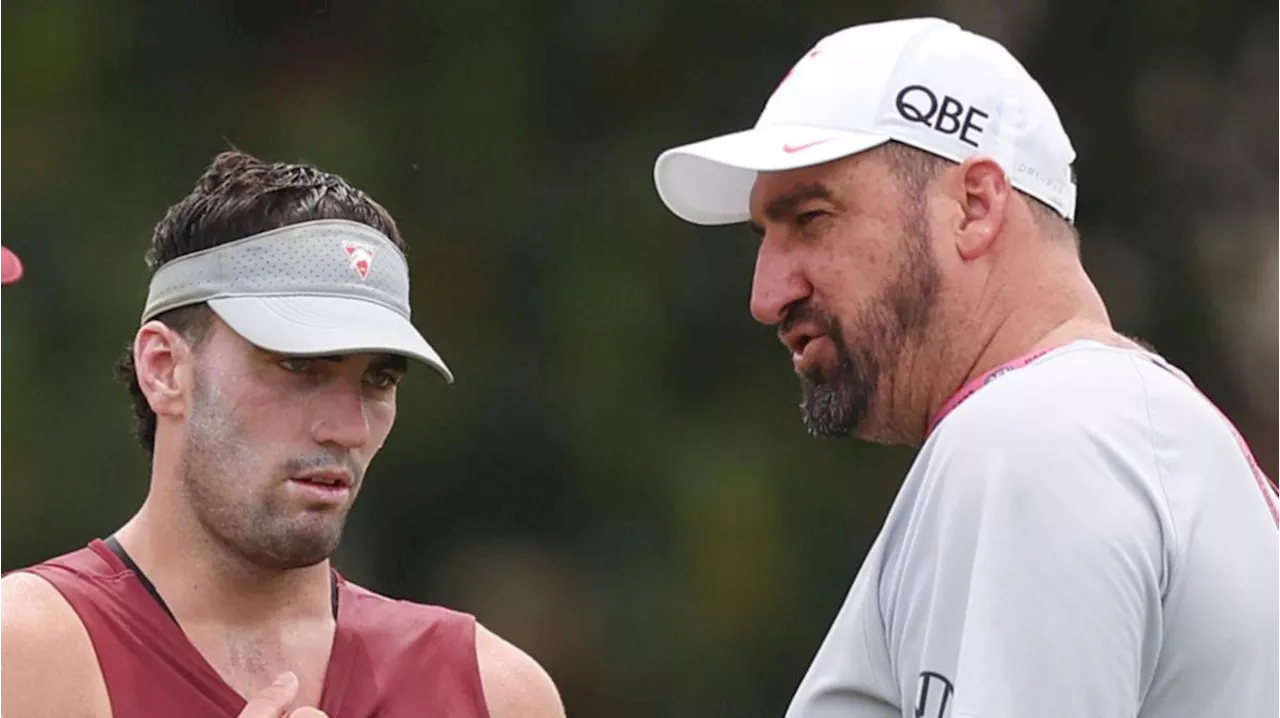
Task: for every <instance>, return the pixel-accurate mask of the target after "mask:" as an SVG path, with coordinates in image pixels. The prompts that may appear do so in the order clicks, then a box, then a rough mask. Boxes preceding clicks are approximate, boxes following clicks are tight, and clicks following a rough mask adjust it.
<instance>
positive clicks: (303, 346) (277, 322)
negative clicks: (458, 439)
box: [208, 296, 453, 383]
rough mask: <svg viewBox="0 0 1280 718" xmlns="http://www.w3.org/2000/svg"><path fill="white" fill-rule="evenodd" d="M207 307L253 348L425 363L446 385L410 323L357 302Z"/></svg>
mask: <svg viewBox="0 0 1280 718" xmlns="http://www.w3.org/2000/svg"><path fill="white" fill-rule="evenodd" d="M208 303H209V308H211V309H212V310H213V311H214V312H216V313H217V315H218V316H219V317H221V318H222V321H224V322H226V323H227V326H229V327H231V329H232V330H234V331H235V332H236V333H237V334H239V335H240V336H242V337H244V339H245V340H246V341H248V342H249V343H250V344H253V345H254V346H256V347H258V348H260V349H265V350H266V351H269V352H274V353H277V354H284V355H287V356H297V357H306V356H328V355H341V354H356V353H362V352H374V353H386V354H399V355H402V356H406V357H409V358H412V359H418V360H420V361H422V362H425V363H426V364H428V365H429V366H431V367H432V368H434V369H435V370H436V371H438V372H440V374H441V375H443V376H444V378H445V380H446V381H448V382H450V383H452V382H453V373H452V372H450V371H449V367H447V366H445V363H444V360H442V359H441V358H440V355H439V354H438V353H437V352H436V350H435V349H433V348H432V347H431V345H430V344H428V343H427V340H426V339H424V338H423V337H422V335H421V334H419V333H418V330H417V329H415V328H414V326H413V324H411V323H410V322H409V320H408V319H405V318H404V317H403V316H401V315H400V314H398V313H396V312H394V311H392V310H391V309H388V308H386V307H383V306H380V305H377V304H374V303H372V302H366V301H363V300H360V299H344V298H341V297H317V296H289V297H284V296H277V297H229V298H223V299H210V300H209V302H208Z"/></svg>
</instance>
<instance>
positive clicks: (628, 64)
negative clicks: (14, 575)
mask: <svg viewBox="0 0 1280 718" xmlns="http://www.w3.org/2000/svg"><path fill="white" fill-rule="evenodd" d="M926 13H927V14H940V15H944V16H946V17H949V18H952V19H955V20H958V21H960V22H961V23H962V24H964V25H966V26H967V27H969V28H970V29H973V30H976V31H979V32H983V33H986V34H989V35H992V36H994V37H996V38H998V39H1000V40H1002V41H1004V42H1005V43H1006V44H1007V45H1008V46H1009V47H1010V49H1012V50H1013V51H1014V53H1015V54H1017V55H1018V56H1019V57H1020V58H1021V59H1022V60H1023V61H1024V63H1025V64H1027V66H1028V67H1029V68H1030V70H1031V71H1032V73H1033V74H1034V75H1036V76H1037V78H1038V79H1039V80H1040V81H1041V83H1042V84H1043V85H1044V86H1045V87H1046V89H1047V90H1048V92H1049V94H1050V95H1051V96H1052V97H1054V98H1055V100H1056V102H1057V104H1058V106H1059V110H1060V112H1061V114H1062V116H1063V119H1064V122H1065V124H1066V126H1067V128H1068V132H1069V133H1071V135H1072V137H1073V140H1074V142H1075V145H1076V149H1077V151H1078V152H1079V154H1080V160H1079V162H1078V165H1077V167H1078V172H1079V175H1080V178H1081V200H1080V212H1079V215H1080V228H1081V231H1082V234H1083V238H1084V253H1085V261H1086V266H1087V268H1088V269H1089V270H1090V272H1091V273H1092V275H1093V276H1094V278H1095V280H1096V281H1097V283H1098V285H1099V287H1100V289H1101V290H1102V292H1103V295H1104V297H1105V298H1106V299H1107V300H1108V302H1109V304H1110V307H1111V310H1112V312H1113V319H1114V320H1115V321H1116V323H1117V325H1118V326H1119V328H1120V329H1122V330H1124V331H1126V332H1128V333H1132V334H1136V335H1139V336H1141V337H1142V338H1144V339H1146V340H1147V341H1150V342H1152V343H1154V344H1155V345H1156V346H1157V348H1158V349H1160V350H1161V351H1162V352H1163V353H1165V354H1166V355H1167V356H1168V357H1169V358H1171V359H1172V360H1173V361H1174V362H1176V363H1177V364H1179V365H1180V366H1182V367H1183V368H1184V369H1186V370H1187V371H1188V372H1190V373H1191V375H1192V376H1193V377H1194V378H1195V379H1196V380H1197V381H1198V382H1199V383H1200V385H1201V387H1202V388H1203V389H1204V390H1205V392H1206V393H1208V394H1209V396H1210V397H1212V398H1213V399H1214V400H1215V401H1216V402H1217V403H1218V404H1219V405H1220V406H1222V407H1223V409H1224V410H1225V411H1227V412H1228V414H1230V415H1231V416H1232V417H1233V418H1234V419H1235V420H1236V422H1237V424H1238V425H1239V426H1240V428H1241V430H1242V431H1243V433H1244V434H1245V435H1246V437H1248V438H1249V440H1250V441H1251V443H1252V444H1253V445H1254V447H1255V450H1256V453H1257V454H1258V456H1259V460H1260V462H1261V463H1262V464H1263V466H1264V468H1265V469H1267V470H1268V472H1269V473H1271V475H1273V476H1274V475H1275V471H1276V463H1277V443H1276V438H1277V429H1278V424H1277V405H1276V403H1275V402H1273V401H1272V400H1271V396H1272V394H1271V392H1272V391H1277V384H1276V378H1277V368H1276V346H1277V341H1276V326H1277V320H1276V307H1277V299H1276V265H1277V262H1276V255H1275V252H1276V247H1277V243H1276V212H1277V202H1276V199H1277V183H1276V167H1277V144H1276V134H1275V133H1274V127H1275V122H1276V115H1275V112H1276V109H1275V108H1276V106H1277V95H1276V87H1277V74H1276V68H1277V65H1276V62H1275V59H1274V58H1275V57H1276V51H1277V41H1276V30H1275V28H1276V27H1277V12H1276V6H1274V5H1270V4H1269V3H1260V2H1253V1H1251V0H1220V1H1218V2H1214V3H1209V2H1207V0H1179V1H1175V2H1167V3H1156V2H1144V1H1142V0H1076V1H1073V2H1067V1H1066V0H1025V1H1024V0H1017V1H1015V0H985V1H983V0H972V1H968V0H939V1H936V2H923V1H919V0H869V1H864V2H854V3H850V2H835V1H833V0H825V1H798V2H773V3H728V2H718V1H716V0H687V1H686V2H681V3H677V2H675V1H674V0H655V1H653V2H646V3H611V2H602V1H599V0H596V1H594V2H593V1H588V0H561V1H560V2H554V3H552V2H518V1H517V0H472V1H470V2H463V3H402V2H390V1H389V0H381V1H372V2H334V3H317V2H311V3H306V2H290V3H283V2H248V1H246V0H236V1H231V2H206V3H162V2H133V3H98V2H89V1H88V0H50V1H49V2H35V1H34V0H22V1H15V2H6V3H5V5H4V23H3V40H4V46H3V55H2V56H3V60H4V63H3V75H2V76H3V80H4V99H5V103H4V106H5V107H6V108H7V111H6V112H5V113H4V116H3V138H4V143H5V150H6V152H5V154H4V165H3V168H4V176H3V179H4V194H3V210H4V211H3V241H4V243H5V244H6V245H7V246H10V247H13V248H14V249H15V250H16V251H17V252H18V253H19V255H20V256H21V257H22V259H23V260H24V262H25V264H26V267H27V279H26V280H24V282H23V283H21V284H19V285H17V286H15V287H9V288H6V289H5V290H4V294H3V300H4V304H5V309H4V315H3V318H4V322H3V334H2V338H3V342H4V350H3V356H4V362H3V374H2V377H3V382H4V387H5V388H4V393H3V400H4V401H3V406H4V409H3V418H4V422H3V447H4V452H3V475H4V478H5V481H4V492H3V494H4V499H5V501H4V502H3V545H4V552H3V564H4V568H5V569H9V568H13V567H15V566H19V565H23V564H27V563H31V562H35V561H38V560H40V559H42V558H44V557H47V556H49V555H52V554H55V553H60V552H63V551H67V550H71V549H74V548H76V547H79V546H81V545H83V544H84V543H85V542H86V541H87V540H88V539H89V538H91V537H93V536H103V535H106V534H108V533H109V532H111V531H112V530H113V529H114V528H116V527H117V526H118V525H119V524H120V523H122V522H123V521H124V520H125V519H126V518H127V517H128V516H129V515H130V514H131V512H132V511H133V510H134V509H135V508H136V506H137V505H138V504H139V503H140V501H141V499H142V497H143V495H144V493H145V486H146V463H145V461H144V459H143V457H142V456H141V455H140V453H139V451H138V450H137V448H136V447H135V445H134V443H133V441H132V437H131V436H130V435H129V410H128V402H127V397H126V394H125V391H124V389H123V388H122V387H120V386H118V385H116V384H114V383H113V382H112V380H111V372H110V366H111V363H112V361H113V360H114V359H115V357H116V355H117V353H118V352H119V351H120V350H121V349H122V348H123V347H124V346H125V344H126V342H128V341H129V339H130V338H131V336H132V332H133V330H134V329H135V327H136V321H137V316H138V312H139V311H140V308H141V305H142V301H143V298H144V296H145V293H146V272H145V268H144V265H143V262H142V253H143V251H144V249H145V246H146V242H147V238H148V237H149V235H150V231H151V227H152V226H153V225H154V223H155V222H156V221H157V220H158V219H159V218H160V216H161V215H162V214H163V212H164V209H165V208H166V207H167V206H168V205H169V204H170V203H172V202H174V201H176V200H177V199H179V198H180V197H181V196H182V195H183V194H185V193H186V191H187V190H188V189H189V188H190V186H191V184H192V183H193V182H194V180H195V178H196V177H197V176H198V174H199V173H200V170H201V168H203V167H204V165H205V164H206V163H207V162H208V160H209V159H211V158H212V157H213V155H214V154H216V153H217V152H218V151H219V150H221V149H223V148H224V147H226V146H227V145H229V144H231V145H235V146H237V147H240V148H241V149H244V150H246V151H249V152H252V153H255V154H257V155H259V156H261V157H263V158H265V159H269V160H291V161H306V162H311V163H315V164H317V165H319V166H320V167H322V168H324V169H327V170H330V171H334V172H337V173H339V174H342V175H344V176H345V177H347V178H348V179H350V180H351V181H353V182H354V183H356V184H357V185H358V186H360V187H362V188H363V189H365V190H366V191H368V192H369V193H370V194H372V195H373V196H374V197H376V198H377V199H379V201H381V202H382V203H383V204H384V205H386V206H387V207H388V208H389V209H390V210H391V211H392V212H393V214H395V215H396V217H397V219H398V221H399V223H400V225H401V228H402V230H403V231H404V233H405V236H406V237H407V238H408V239H409V241H410V242H411V244H412V250H411V255H410V256H411V262H412V267H413V286H414V289H413V293H414V305H415V318H416V319H417V321H418V323H419V325H420V326H421V327H423V328H424V331H425V333H426V334H427V336H428V337H429V338H430V339H431V340H432V341H433V343H434V344H435V345H436V347H437V348H438V349H439V350H440V351H441V352H442V353H443V355H444V356H445V358H446V360H448V361H449V363H450V364H451V366H452V367H453V368H454V370H455V372H456V373H457V374H458V381H457V383H456V384H454V385H453V386H445V385H444V384H442V383H441V382H439V381H438V380H437V379H436V378H435V377H434V376H429V375H428V373H427V372H422V373H416V372H415V376H413V377H412V380H411V381H410V382H408V384H407V385H406V388H405V389H404V391H403V393H402V403H401V409H400V423H399V426H397V428H396V430H395V432H394V433H393V434H392V438H391V441H390V442H389V444H388V445H387V447H386V449H385V451H384V452H383V454H382V456H381V457H380V458H379V460H378V461H377V463H376V464H375V467H374V470H373V473H372V474H371V478H372V481H371V482H370V484H369V486H368V487H367V488H366V490H365V492H364V493H363V495H362V498H361V502H360V503H359V505H358V506H357V508H356V510H355V512H354V513H353V517H352V521H351V523H350V526H349V530H348V538H347V542H346V544H345V545H344V547H343V549H342V551H341V553H340V555H339V557H338V558H337V563H338V566H339V568H340V569H341V570H343V571H344V572H346V573H347V574H348V575H350V576H351V577H352V578H353V579H354V580H357V581H360V582H363V583H365V584H366V585H369V586H370V587H372V588H375V589H377V590H379V591H382V592H384V593H388V594H391V595H396V596H403V597H408V598H412V599H415V600H420V601H429V602H439V603H444V604H446V605H450V606H453V607H455V608H459V609H462V610H467V611H470V612H473V613H476V614H477V615H478V616H479V617H480V619H481V620H482V621H484V622H485V623H486V624H488V625H489V626H490V627H492V628H493V629H494V630H496V631H498V632H499V633H501V634H503V635H505V636H506V637H508V638H509V639H511V640H513V641H515V642H516V643H517V644H519V645H521V646H522V647H524V648H525V649H526V650H528V651H529V652H530V653H531V654H533V655H534V656H535V657H537V658H538V659H539V660H540V661H542V663H543V664H544V665H546V667H547V668H548V669H549V670H550V671H551V673H552V674H553V675H554V676H555V678H556V679H557V681H558V682H559V684H560V686H561V689H562V691H563V693H564V697H565V700H566V703H567V705H568V708H569V711H570V715H572V716H594V715H600V716H605V715H608V716H616V717H621V718H626V717H628V716H648V715H664V716H673V717H681V716H706V715H739V716H773V715H779V714H781V712H782V710H783V708H784V707H785V705H786V702H787V700H788V698H789V697H790V694H791V691H792V689H793V688H794V686H795V684H796V683H797V681H798V680H799V678H800V676H801V674H802V672H803V671H804V669H805V667H806V666H807V663H808V660H809V658H810V656H811V655H812V652H813V650H814V649H815V648H816V647H817V644H818V642H819V641H820V639H821V638H822V636H823V634H824V633H825V631H826V628H827V625H828V622H829V621H830V619H831V617H832V616H833V615H834V612H835V611H836V609H837V607H838V606H839V603H840V601H841V598H842V596H843V594H844V592H845V590H846V588H847V586H848V584H849V581H850V580H851V579H852V577H853V574H854V572H855V571H856V569H857V567H858V564H859V561H860V559H861V556H862V554H863V552H864V551H865V550H866V549H867V547H868V546H869V545H870V543H871V540H872V539H873V537H874V535H875V533H876V531H877V530H878V528H879V523H880V521H881V519H882V517H883V515H884V512H885V510H886V508H887V506H888V504H889V502H890V501H891V500H892V497H893V493H894V491H895V489H896V486H897V482H898V480H899V477H900V476H901V475H902V473H903V472H904V471H905V469H906V467H907V465H908V462H909V461H910V458H911V457H910V454H909V453H907V452H903V451H893V450H884V449H877V448H871V447H866V446H861V445H858V444H855V443H853V442H833V441H827V442H819V441H815V440H811V439H809V438H807V437H806V436H805V435H804V432H803V430H802V428H801V426H800V423H799V421H798V416H797V412H796V411H795V404H796V401H797V396H798V395H797V388H796V386H795V380H794V378H793V377H792V376H791V372H790V368H789V364H788V362H787V361H786V358H785V356H784V353H783V351H782V350H781V349H780V347H779V346H778V345H777V343H776V340H775V339H774V338H773V337H772V334H771V332H770V331H769V330H767V329H763V328H761V327H759V326H757V325H755V324H753V323H752V321H751V320H750V317H749V316H748V314H747V311H746V299H747V293H748V288H749V283H750V279H751V269H752V263H753V261H754V256H753V250H754V241H753V239H752V238H751V237H750V235H749V233H747V232H745V231H744V230H741V229H736V228H734V229H700V228H695V227H691V226H688V225H685V224H683V223H681V222H679V221H678V220H676V219H675V218H674V217H672V216H670V215H669V214H668V213H667V212H666V210H665V209H664V208H663V207H662V206H661V204H660V202H659V201H658V199H657V196H656V194H655V192H654V190H653V187H652V179H651V177H652V174H651V172H652V162H653V160H654V158H655V156H656V155H657V153H658V152H659V151H660V150H661V149H663V148H665V147H667V146H670V145H673V144H676V143H680V142H684V141H688V140H692V139H696V138H700V137H703V136H706V135H710V134H713V133H718V132H722V131H726V130H729V129H734V128H739V127H746V126H749V125H750V124H751V123H752V122H754V119H755V116H756V114H757V113H758V111H759V109H760V107H761V106H762V104H763V102H764V100H765V98H766V97H767V96H768V94H769V92H770V91H771V90H772V89H773V87H774V86H775V85H776V83H777V81H778V79H779V78H780V77H781V76H782V74H783V73H784V72H785V71H786V69H787V68H788V67H789V66H790V65H791V63H792V62H793V61H794V60H795V59H796V58H798V57H799V56H800V54H802V53H803V51H804V50H805V49H807V48H808V47H809V46H810V45H811V44H812V43H813V42H815V41H816V40H817V39H818V38H820V37H821V36H822V35H825V34H827V33H829V32H831V31H833V30H835V29H838V28H840V27H843V26H846V25H850V24H854V23H858V22H863V21H869V20H877V19H885V18H889V17H895V16H904V15H912V14H926Z"/></svg>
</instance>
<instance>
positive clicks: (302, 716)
mask: <svg viewBox="0 0 1280 718" xmlns="http://www.w3.org/2000/svg"><path fill="white" fill-rule="evenodd" d="M289 718H329V716H328V714H326V713H325V712H324V711H322V710H320V709H318V708H299V709H298V710H296V711H294V712H292V713H290V714H289Z"/></svg>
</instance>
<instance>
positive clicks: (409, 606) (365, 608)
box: [340, 580, 564, 718]
mask: <svg viewBox="0 0 1280 718" xmlns="http://www.w3.org/2000/svg"><path fill="white" fill-rule="evenodd" d="M341 591H342V593H341V594H340V600H350V601H354V602H356V607H357V611H356V612H355V614H356V615H357V616H359V618H358V619H357V620H358V621H359V622H360V625H361V627H362V629H363V630H365V631H370V630H372V631H377V632H378V633H380V634H385V635H387V636H394V637H395V638H396V640H397V641H398V642H399V644H400V645H401V646H411V645H418V644H417V642H416V641H414V640H413V639H414V638H415V637H417V638H420V639H421V640H422V641H425V642H429V643H431V644H432V647H433V653H434V652H435V651H438V650H440V649H442V648H444V649H445V650H446V651H447V652H448V654H449V655H450V656H451V657H452V658H453V661H454V662H455V663H459V664H460V663H462V662H463V659H466V662H467V663H468V664H469V665H472V666H474V668H473V669H472V670H475V671H477V672H478V673H479V677H480V683H481V686H482V689H483V693H484V700H485V703H486V704H487V705H488V709H489V715H490V716H491V718H506V717H508V716H511V717H514V716H528V717H529V718H562V716H563V715H564V708H563V707H562V705H561V702H560V696H559V693H558V691H557V690H556V686H555V683H554V682H553V681H552V679H551V676H550V674H548V673H547V671H546V669H544V668H543V667H542V666H541V665H540V664H539V663H538V662H537V661H536V660H535V659H534V658H533V657H532V656H530V655H529V654H528V653H526V652H525V651H524V650H522V649H520V648H519V647H517V646H516V645H515V644H514V643H512V642H510V641H508V640H506V639H505V638H502V637H501V636H499V635H498V634H496V633H494V632H493V631H491V630H489V629H488V628H486V627H485V626H483V625H482V624H481V623H480V622H479V621H477V620H476V618H475V616H473V615H471V614H469V613H466V612H463V611H459V610H456V609H452V608H447V607H445V606H440V605H436V604H430V603H417V602H414V601H409V600H405V599H397V598H391V597H389V596H385V595H383V594H380V593H377V592H375V591H371V590H369V589H367V588H364V587H363V586H359V585H357V584H354V583H351V582H350V581H345V580H344V581H343V583H342V589H341ZM446 647H448V648H446Z"/></svg>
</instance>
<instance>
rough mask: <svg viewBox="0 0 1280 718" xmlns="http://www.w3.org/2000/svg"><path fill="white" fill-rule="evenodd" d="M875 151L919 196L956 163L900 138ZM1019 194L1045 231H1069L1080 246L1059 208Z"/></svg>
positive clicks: (1078, 237) (913, 193) (909, 190)
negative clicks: (927, 186)
mask: <svg viewBox="0 0 1280 718" xmlns="http://www.w3.org/2000/svg"><path fill="white" fill-rule="evenodd" d="M876 151H878V152H880V153H881V157H883V158H884V159H885V160H886V161H888V163H889V169H890V171H891V172H893V174H894V178H895V179H897V180H898V182H899V183H901V185H902V188H903V189H904V190H905V191H906V192H907V193H908V194H909V195H911V196H913V197H919V196H922V195H923V193H924V188H925V186H926V185H927V184H928V183H929V181H930V180H932V179H933V178H934V177H936V176H938V173H939V172H941V171H942V169H943V168H944V167H946V166H947V165H950V164H953V163H952V162H951V160H948V159H946V158H944V157H939V156H938V155H935V154H933V153H932V152H925V151H924V150H921V149H917V148H915V147H912V146H911V145H907V144H903V143H901V142H896V141H890V142H887V143H885V144H884V145H882V146H880V147H878V148H877V149H876ZM1018 194H1020V195H1022V198H1023V199H1025V200H1026V201H1027V206H1028V207H1030V208H1031V216H1032V218H1033V219H1035V221H1036V224H1038V225H1040V226H1041V227H1042V228H1044V230H1045V231H1046V233H1048V234H1051V235H1058V234H1070V236H1071V237H1072V238H1073V239H1074V241H1075V242H1076V245H1077V249H1078V248H1079V243H1080V234H1079V232H1077V231H1076V228H1075V226H1074V225H1072V224H1071V223H1070V222H1068V221H1067V220H1066V218H1064V217H1063V216H1062V215H1060V214H1058V211H1057V210H1055V209H1053V208H1052V207H1050V206H1049V205H1047V204H1045V203H1044V202H1042V201H1040V200H1038V199H1036V198H1035V197H1032V196H1031V195H1029V194H1027V193H1025V192H1022V191H1021V190H1018Z"/></svg>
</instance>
